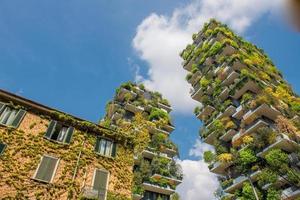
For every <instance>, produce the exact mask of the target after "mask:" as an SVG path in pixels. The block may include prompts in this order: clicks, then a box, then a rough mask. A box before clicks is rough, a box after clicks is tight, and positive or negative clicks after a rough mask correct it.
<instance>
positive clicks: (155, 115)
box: [148, 108, 170, 121]
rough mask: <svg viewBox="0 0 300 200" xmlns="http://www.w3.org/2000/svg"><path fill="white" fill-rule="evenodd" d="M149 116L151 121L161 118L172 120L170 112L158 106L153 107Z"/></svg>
mask: <svg viewBox="0 0 300 200" xmlns="http://www.w3.org/2000/svg"><path fill="white" fill-rule="evenodd" d="M148 118H149V120H150V121H153V120H160V119H164V120H167V121H170V116H169V115H168V113H166V112H164V111H162V110H161V109H158V108H152V110H151V112H150V115H149V117H148Z"/></svg>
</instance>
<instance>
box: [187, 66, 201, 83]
mask: <svg viewBox="0 0 300 200" xmlns="http://www.w3.org/2000/svg"><path fill="white" fill-rule="evenodd" d="M201 76H202V74H201V72H200V71H199V70H198V71H197V72H195V73H194V74H193V75H192V77H191V78H190V79H189V80H188V82H189V83H190V84H191V85H195V84H196V83H198V82H199V81H200V79H201Z"/></svg>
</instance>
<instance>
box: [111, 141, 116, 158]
mask: <svg viewBox="0 0 300 200" xmlns="http://www.w3.org/2000/svg"><path fill="white" fill-rule="evenodd" d="M116 155H117V143H115V142H114V143H113V146H112V151H111V156H112V157H116Z"/></svg>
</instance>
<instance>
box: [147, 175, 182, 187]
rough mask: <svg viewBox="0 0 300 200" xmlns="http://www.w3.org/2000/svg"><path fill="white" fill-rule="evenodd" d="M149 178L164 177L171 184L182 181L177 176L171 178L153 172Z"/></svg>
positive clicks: (177, 183)
mask: <svg viewBox="0 0 300 200" xmlns="http://www.w3.org/2000/svg"><path fill="white" fill-rule="evenodd" d="M151 178H154V179H162V178H163V179H166V180H168V181H169V183H171V184H174V185H179V184H180V183H182V180H179V179H177V178H173V177H168V176H163V175H160V174H154V175H152V176H151Z"/></svg>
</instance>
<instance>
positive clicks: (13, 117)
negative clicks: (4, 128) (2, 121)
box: [6, 110, 18, 126]
mask: <svg viewBox="0 0 300 200" xmlns="http://www.w3.org/2000/svg"><path fill="white" fill-rule="evenodd" d="M17 112H18V111H17V110H12V111H11V113H10V115H9V118H8V119H7V122H6V125H8V126H10V125H12V123H13V122H14V120H15V118H16V115H17Z"/></svg>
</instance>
